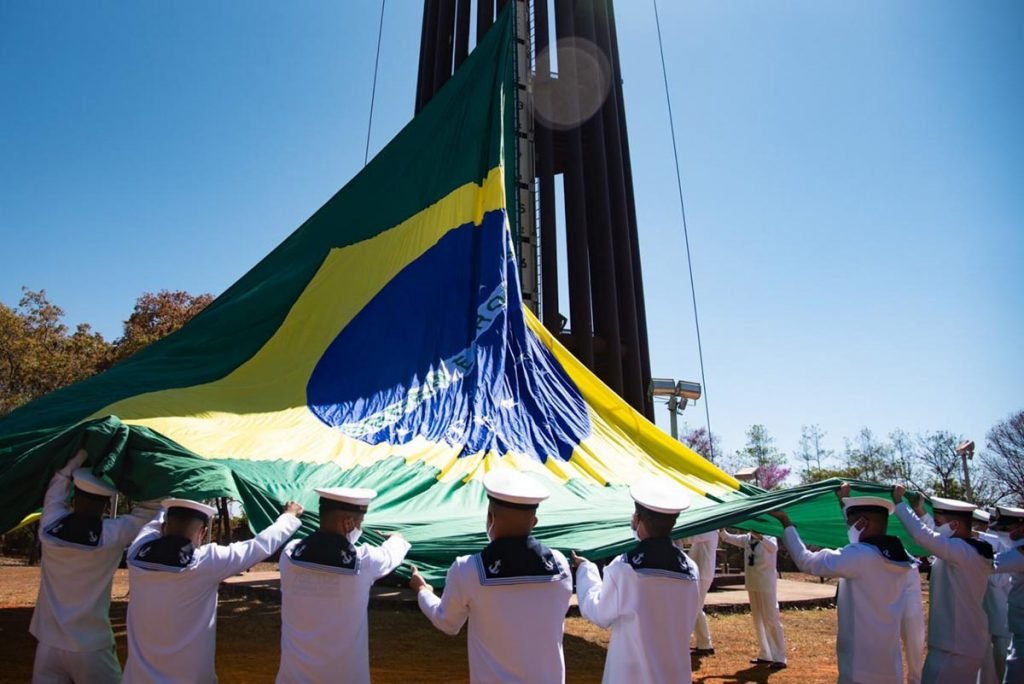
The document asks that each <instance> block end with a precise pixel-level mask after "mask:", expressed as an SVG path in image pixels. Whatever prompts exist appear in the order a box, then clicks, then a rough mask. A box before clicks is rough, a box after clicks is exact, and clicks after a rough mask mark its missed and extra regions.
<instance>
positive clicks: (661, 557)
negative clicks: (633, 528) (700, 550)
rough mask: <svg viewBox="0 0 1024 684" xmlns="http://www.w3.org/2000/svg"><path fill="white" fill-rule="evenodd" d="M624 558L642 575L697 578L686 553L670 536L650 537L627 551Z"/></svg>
mask: <svg viewBox="0 0 1024 684" xmlns="http://www.w3.org/2000/svg"><path fill="white" fill-rule="evenodd" d="M622 558H623V560H625V561H626V563H628V564H629V566H630V567H631V568H633V569H634V570H635V571H636V572H637V573H639V574H641V575H654V576H660V577H671V578H673V579H686V580H695V579H697V578H696V576H695V575H694V573H693V568H692V567H691V566H690V563H689V559H688V558H687V557H686V554H685V553H683V552H682V550H681V549H680V548H678V547H677V546H676V545H675V544H673V543H672V540H671V539H669V538H668V537H648V538H647V539H644V540H643V541H641V542H640V543H638V544H637V545H636V546H635V547H633V549H632V550H631V551H627V552H626V553H625V554H624V555H623V557H622Z"/></svg>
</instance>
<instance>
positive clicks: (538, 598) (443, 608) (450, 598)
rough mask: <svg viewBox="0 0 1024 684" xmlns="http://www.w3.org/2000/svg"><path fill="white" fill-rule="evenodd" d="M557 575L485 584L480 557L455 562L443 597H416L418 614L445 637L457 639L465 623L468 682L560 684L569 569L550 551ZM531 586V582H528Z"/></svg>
mask: <svg viewBox="0 0 1024 684" xmlns="http://www.w3.org/2000/svg"><path fill="white" fill-rule="evenodd" d="M551 552H552V555H553V556H554V559H555V563H556V564H557V567H558V569H559V571H560V572H559V574H558V575H556V576H554V577H553V578H551V579H547V578H545V580H544V581H543V582H539V581H536V579H535V578H530V579H529V580H527V581H523V582H516V583H509V584H484V583H483V577H484V570H483V561H482V560H481V556H480V554H479V553H477V554H474V555H472V556H460V557H459V558H456V559H455V563H454V564H452V567H451V568H449V569H448V576H447V579H446V580H445V586H444V594H443V595H442V597H441V598H438V597H437V596H435V595H434V593H433V592H430V591H426V590H423V591H420V592H419V596H418V597H417V600H418V601H419V605H420V610H422V611H423V613H424V614H425V615H426V616H427V617H428V618H429V619H430V621H431V622H432V623H434V626H435V627H437V628H438V629H439V630H441V631H442V632H444V633H445V634H458V633H459V630H461V629H462V625H464V624H465V623H466V620H469V639H468V641H469V677H470V681H471V682H487V683H492V682H524V683H529V684H547V683H550V684H562V682H564V681H565V660H564V658H563V656H562V631H563V627H564V624H565V614H566V612H567V611H568V610H569V600H570V599H571V598H572V573H571V571H570V569H569V564H568V562H567V561H566V560H565V556H563V555H562V554H561V553H559V552H558V551H555V550H553V549H552V551H551ZM530 580H533V581H530Z"/></svg>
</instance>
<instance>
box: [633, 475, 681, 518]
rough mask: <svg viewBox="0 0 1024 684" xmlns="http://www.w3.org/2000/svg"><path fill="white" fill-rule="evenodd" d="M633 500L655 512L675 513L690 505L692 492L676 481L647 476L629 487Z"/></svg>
mask: <svg viewBox="0 0 1024 684" xmlns="http://www.w3.org/2000/svg"><path fill="white" fill-rule="evenodd" d="M629 495H630V496H631V497H633V501H636V502H637V503H638V504H640V505H641V506H643V507H644V508H646V509H648V510H651V511H654V512H655V513H666V514H668V515H675V514H677V513H679V511H685V510H686V509H687V508H689V507H690V494H689V493H688V492H687V491H686V490H685V489H683V488H682V487H680V486H679V485H677V484H676V483H674V482H672V481H670V480H665V479H658V478H653V477H651V478H645V479H643V480H640V481H639V482H636V483H635V484H633V485H632V486H631V487H630V488H629Z"/></svg>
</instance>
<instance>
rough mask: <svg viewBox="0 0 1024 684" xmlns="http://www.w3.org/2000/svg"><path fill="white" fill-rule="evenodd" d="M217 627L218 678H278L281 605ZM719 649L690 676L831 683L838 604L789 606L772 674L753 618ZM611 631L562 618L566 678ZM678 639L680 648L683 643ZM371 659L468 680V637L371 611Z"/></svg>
mask: <svg viewBox="0 0 1024 684" xmlns="http://www.w3.org/2000/svg"><path fill="white" fill-rule="evenodd" d="M38 577H39V576H38V569H36V568H24V567H22V568H17V567H0V663H4V667H3V669H2V670H0V681H11V682H15V681H16V682H24V681H28V680H29V679H30V676H31V669H32V657H33V654H34V651H35V639H33V638H32V637H31V636H30V635H29V634H28V623H29V619H30V618H31V615H32V605H33V604H34V602H35V596H36V592H37V589H38V586H39V579H38ZM126 593H127V583H126V578H125V572H124V571H119V572H118V573H117V576H116V578H115V584H114V591H113V596H114V602H113V604H112V607H111V616H112V619H113V622H114V630H115V634H116V636H117V641H118V649H119V652H120V656H121V659H122V661H123V660H124V657H125V655H126V654H125V639H124V616H125V610H126V606H127V602H126V601H125V596H126ZM218 620H219V623H218V624H219V626H218V629H217V673H218V676H219V678H220V681H221V682H224V683H225V684H230V683H232V682H239V683H241V682H246V683H249V682H254V683H255V682H272V681H273V680H274V676H275V674H276V672H277V665H278V659H279V657H280V650H279V638H280V620H281V618H280V611H279V609H278V606H277V605H275V604H271V603H263V602H260V601H255V600H247V599H229V600H223V601H221V604H220V610H219V617H218ZM710 620H711V630H712V634H713V637H714V639H715V648H716V654H715V655H714V656H713V657H710V658H704V659H702V660H701V661H699V662H695V671H694V681H695V682H702V683H707V684H712V683H713V684H725V683H733V682H737V683H738V682H769V681H770V682H771V683H772V684H787V683H790V684H796V683H798V682H799V683H801V684H802V683H808V684H810V683H813V682H834V681H835V679H836V668H835V627H836V615H835V610H833V609H822V610H806V611H798V610H793V611H785V612H784V613H783V616H782V621H783V626H784V627H785V630H786V638H787V640H788V641H789V661H790V667H789V669H787V670H782V671H779V672H771V673H769V671H767V670H764V669H762V668H755V667H753V666H751V665H750V664H749V663H748V660H749V659H750V658H751V657H753V656H754V655H755V654H756V648H755V646H754V636H753V628H752V626H751V623H750V616H749V615H746V614H738V615H721V616H712V617H711V618H710ZM608 636H609V633H608V632H607V631H606V630H602V629H598V628H596V627H594V626H593V625H591V624H590V623H588V622H586V621H585V620H583V619H581V618H569V619H568V620H567V621H566V636H565V658H566V671H567V681H568V682H599V681H600V680H601V671H602V668H603V666H604V656H605V649H606V647H607V644H608ZM683 646H684V645H683V644H680V647H683ZM370 665H371V670H372V676H373V680H374V681H375V682H460V681H466V679H467V669H466V637H465V633H463V634H461V635H459V636H457V637H448V636H445V635H444V634H441V633H440V632H438V631H437V630H435V629H434V628H433V627H432V626H431V625H430V624H429V623H428V622H427V620H426V618H424V617H423V616H422V615H420V614H419V613H418V612H416V611H411V610H373V611H371V612H370Z"/></svg>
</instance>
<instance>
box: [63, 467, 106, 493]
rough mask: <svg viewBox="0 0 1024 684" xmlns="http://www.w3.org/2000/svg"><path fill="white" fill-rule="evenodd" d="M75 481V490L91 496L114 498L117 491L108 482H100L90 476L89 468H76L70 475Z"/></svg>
mask: <svg viewBox="0 0 1024 684" xmlns="http://www.w3.org/2000/svg"><path fill="white" fill-rule="evenodd" d="M71 478H72V479H73V480H74V481H75V489H77V490H78V491H80V492H85V493H86V494H92V495H93V496H114V495H115V494H117V489H116V488H115V487H114V486H113V485H111V484H110V483H109V482H106V481H104V480H101V479H100V478H98V477H96V476H95V475H93V474H92V469H91V468H77V469H75V472H74V473H72V474H71Z"/></svg>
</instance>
